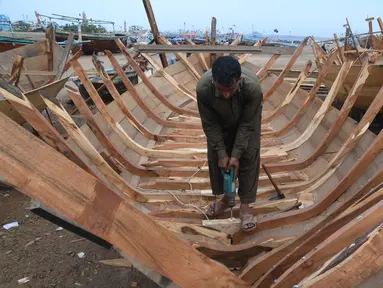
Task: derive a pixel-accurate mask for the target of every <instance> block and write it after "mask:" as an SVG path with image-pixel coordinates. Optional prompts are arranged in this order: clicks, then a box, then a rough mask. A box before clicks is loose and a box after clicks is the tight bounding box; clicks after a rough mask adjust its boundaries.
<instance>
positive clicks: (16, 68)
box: [8, 55, 24, 87]
mask: <svg viewBox="0 0 383 288" xmlns="http://www.w3.org/2000/svg"><path fill="white" fill-rule="evenodd" d="M23 66H24V58H23V57H21V56H20V55H15V56H14V58H13V64H12V71H11V77H10V78H9V80H8V83H9V84H13V85H15V86H17V87H18V86H19V80H20V76H21V70H22V69H23Z"/></svg>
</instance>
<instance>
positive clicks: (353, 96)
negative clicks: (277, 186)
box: [268, 64, 372, 172]
mask: <svg viewBox="0 0 383 288" xmlns="http://www.w3.org/2000/svg"><path fill="white" fill-rule="evenodd" d="M371 68H372V66H371V65H368V64H365V65H363V66H362V67H361V70H360V72H359V75H358V77H357V79H356V81H355V82H354V85H353V86H352V88H351V90H350V93H349V94H348V96H347V98H346V101H345V102H344V104H343V106H342V109H341V110H340V112H339V115H338V118H337V119H336V121H335V123H334V124H333V125H332V126H331V128H330V130H329V131H328V132H327V134H326V136H325V137H324V138H323V139H322V141H321V143H320V144H319V145H318V146H317V147H316V149H315V151H314V153H313V154H311V155H310V157H308V158H306V159H304V160H301V161H295V162H294V163H292V164H288V163H287V164H284V163H280V164H271V165H269V166H268V169H269V171H271V172H280V171H296V170H300V169H304V168H306V167H308V166H309V165H311V164H312V163H314V161H315V160H316V159H317V158H318V157H319V156H320V155H322V154H323V153H324V152H325V151H326V149H327V148H328V146H329V145H330V144H331V142H332V141H333V140H334V138H335V136H336V135H337V133H338V132H339V130H340V128H341V127H342V125H343V123H344V121H345V120H346V119H347V116H348V115H349V113H350V111H351V109H352V107H353V106H354V104H355V102H356V100H357V99H358V96H359V94H360V92H361V91H362V88H363V85H364V84H365V82H366V80H367V78H368V76H369V73H370V70H371Z"/></svg>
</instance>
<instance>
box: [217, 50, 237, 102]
mask: <svg viewBox="0 0 383 288" xmlns="http://www.w3.org/2000/svg"><path fill="white" fill-rule="evenodd" d="M212 74H213V81H214V84H215V86H216V88H217V90H218V93H219V95H221V96H222V97H224V98H225V99H228V98H230V97H231V96H232V95H234V94H235V93H236V92H237V90H238V88H239V82H240V79H241V64H239V62H238V60H237V59H235V58H233V57H231V56H222V57H219V58H218V59H216V60H215V61H214V63H213V67H212Z"/></svg>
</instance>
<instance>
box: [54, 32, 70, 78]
mask: <svg viewBox="0 0 383 288" xmlns="http://www.w3.org/2000/svg"><path fill="white" fill-rule="evenodd" d="M73 40H74V34H73V33H72V32H71V33H69V35H68V38H67V40H66V44H65V48H64V51H63V53H62V54H61V59H60V63H59V66H58V68H57V73H56V78H55V79H56V80H59V79H61V76H62V75H63V73H64V68H65V64H66V63H67V62H68V59H69V54H70V51H71V49H72V44H73Z"/></svg>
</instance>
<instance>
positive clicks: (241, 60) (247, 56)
mask: <svg viewBox="0 0 383 288" xmlns="http://www.w3.org/2000/svg"><path fill="white" fill-rule="evenodd" d="M266 40H267V37H265V38H263V39H261V40H258V41H257V42H256V43H255V44H254V45H253V46H254V47H262V45H264V44H265V42H266ZM250 56H251V54H244V55H242V56H241V57H240V58H239V60H238V61H239V63H240V64H243V63H245V62H246V61H247V59H249V57H250Z"/></svg>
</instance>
